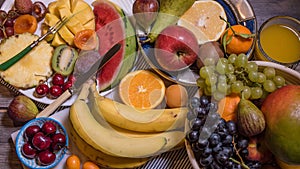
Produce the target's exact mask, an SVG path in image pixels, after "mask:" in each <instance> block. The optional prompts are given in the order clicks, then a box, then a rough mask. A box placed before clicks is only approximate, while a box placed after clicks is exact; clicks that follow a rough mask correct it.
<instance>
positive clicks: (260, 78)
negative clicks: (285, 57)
mask: <svg viewBox="0 0 300 169" xmlns="http://www.w3.org/2000/svg"><path fill="white" fill-rule="evenodd" d="M266 80H267V78H266V76H265V74H263V73H261V72H258V73H257V81H256V82H258V83H264V82H265V81H266Z"/></svg>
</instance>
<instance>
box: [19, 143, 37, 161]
mask: <svg viewBox="0 0 300 169" xmlns="http://www.w3.org/2000/svg"><path fill="white" fill-rule="evenodd" d="M21 151H22V154H23V155H24V156H25V157H27V158H30V159H32V158H34V157H35V156H36V149H35V148H34V147H33V146H32V145H31V144H30V143H28V142H27V143H25V144H23V146H22V150H21Z"/></svg>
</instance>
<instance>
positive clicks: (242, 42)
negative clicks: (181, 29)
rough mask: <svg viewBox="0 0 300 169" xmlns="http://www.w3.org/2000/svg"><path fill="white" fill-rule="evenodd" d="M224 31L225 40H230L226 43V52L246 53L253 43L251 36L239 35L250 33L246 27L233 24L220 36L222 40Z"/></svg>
mask: <svg viewBox="0 0 300 169" xmlns="http://www.w3.org/2000/svg"><path fill="white" fill-rule="evenodd" d="M232 30H233V31H232ZM226 32H227V37H226V42H228V41H230V42H229V43H228V44H227V45H226V52H227V53H228V54H240V53H246V52H247V51H248V50H249V49H250V48H251V46H252V43H253V38H252V37H249V38H245V37H242V36H240V35H241V34H244V35H251V31H250V30H249V29H248V28H247V27H245V26H243V25H233V26H231V28H230V27H229V28H227V29H226V31H225V33H224V34H223V36H222V42H223V38H224V35H225V34H226ZM239 34H240V35H239ZM230 38H231V39H230Z"/></svg>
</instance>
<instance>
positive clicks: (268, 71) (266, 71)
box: [263, 67, 276, 79]
mask: <svg viewBox="0 0 300 169" xmlns="http://www.w3.org/2000/svg"><path fill="white" fill-rule="evenodd" d="M263 72H264V74H265V76H266V78H267V79H273V78H274V77H275V75H276V71H275V69H274V68H272V67H265V68H264V71H263Z"/></svg>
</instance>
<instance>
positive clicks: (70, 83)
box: [63, 81, 73, 91]
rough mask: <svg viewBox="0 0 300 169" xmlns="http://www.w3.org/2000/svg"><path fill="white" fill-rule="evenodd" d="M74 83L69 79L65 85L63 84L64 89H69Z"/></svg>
mask: <svg viewBox="0 0 300 169" xmlns="http://www.w3.org/2000/svg"><path fill="white" fill-rule="evenodd" d="M72 85H73V83H72V82H71V81H67V82H66V83H65V84H64V85H63V91H66V90H68V89H69V88H70V87H72Z"/></svg>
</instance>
